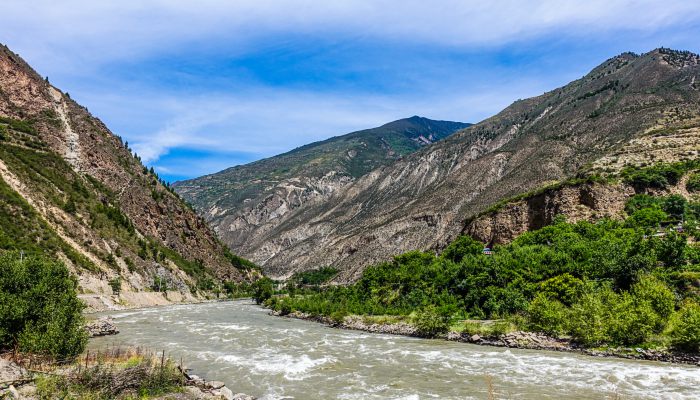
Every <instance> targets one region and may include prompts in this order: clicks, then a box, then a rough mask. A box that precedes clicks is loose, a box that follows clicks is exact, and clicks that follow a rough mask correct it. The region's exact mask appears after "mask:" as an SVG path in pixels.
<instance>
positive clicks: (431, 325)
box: [413, 305, 450, 337]
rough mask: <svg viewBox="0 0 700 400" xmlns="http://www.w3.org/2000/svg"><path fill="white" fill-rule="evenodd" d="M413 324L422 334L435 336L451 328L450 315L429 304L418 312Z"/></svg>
mask: <svg viewBox="0 0 700 400" xmlns="http://www.w3.org/2000/svg"><path fill="white" fill-rule="evenodd" d="M413 324H414V325H415V327H416V329H417V330H418V334H420V335H421V336H424V337H435V336H437V335H440V334H442V333H446V332H447V331H448V330H449V329H450V316H449V315H446V314H445V313H444V312H442V311H441V310H439V309H438V308H437V307H435V306H433V305H429V306H427V307H425V308H423V309H421V310H420V311H418V312H417V313H416V316H415V317H414V318H413Z"/></svg>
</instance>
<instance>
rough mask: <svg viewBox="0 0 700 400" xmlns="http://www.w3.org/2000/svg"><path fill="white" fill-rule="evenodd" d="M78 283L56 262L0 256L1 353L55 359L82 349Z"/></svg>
mask: <svg viewBox="0 0 700 400" xmlns="http://www.w3.org/2000/svg"><path fill="white" fill-rule="evenodd" d="M76 287H77V283H76V281H75V278H73V277H71V276H70V273H69V272H68V269H67V268H66V267H65V266H64V265H63V264H62V263H59V262H55V261H50V260H47V259H44V258H36V257H30V258H25V257H23V256H22V255H20V254H17V253H11V252H8V253H2V254H0V350H7V349H13V350H19V351H22V352H29V353H34V354H42V355H47V356H51V357H55V358H59V359H64V358H70V357H74V356H76V355H78V354H79V353H81V352H82V351H83V349H84V348H85V344H86V343H87V335H86V332H85V330H84V329H83V317H82V314H81V312H82V310H83V307H84V305H83V303H82V302H81V301H80V300H79V299H78V297H77V293H76Z"/></svg>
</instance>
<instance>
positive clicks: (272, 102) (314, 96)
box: [89, 82, 541, 163]
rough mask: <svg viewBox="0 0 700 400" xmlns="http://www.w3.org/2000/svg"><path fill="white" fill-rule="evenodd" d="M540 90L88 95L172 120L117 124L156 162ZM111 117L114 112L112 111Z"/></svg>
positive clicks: (305, 138) (473, 114)
mask: <svg viewBox="0 0 700 400" xmlns="http://www.w3.org/2000/svg"><path fill="white" fill-rule="evenodd" d="M540 91H541V88H540V87H536V85H534V84H530V83H525V82H519V83H516V82H503V83H502V84H501V85H500V86H498V87H490V88H483V89H481V90H473V91H470V92H469V93H468V94H461V93H452V94H451V95H449V96H448V95H445V93H434V94H433V95H431V96H419V97H414V98H409V99H407V98H405V96H399V95H397V96H384V95H371V94H352V95H348V94H340V93H315V92H304V91H298V90H284V89H272V88H270V89H264V88H259V87H258V88H256V89H255V90H251V91H250V92H245V93H236V94H235V95H216V96H212V95H209V96H200V97H192V96H187V97H173V96H169V95H163V94H161V93H150V94H148V93H143V94H142V95H141V96H140V98H139V99H137V100H134V99H120V98H118V97H117V98H112V99H110V100H109V102H108V103H101V99H100V98H101V97H102V96H100V95H96V96H95V98H94V99H93V100H90V101H89V102H90V103H93V104H95V106H97V108H98V109H101V110H103V111H101V112H102V113H107V114H110V113H111V112H115V113H116V114H118V118H122V119H126V120H130V119H131V118H130V116H129V115H124V114H123V113H122V112H121V110H122V109H121V108H120V109H119V110H112V109H110V107H112V105H111V104H125V103H128V104H129V108H130V109H131V110H135V111H136V112H139V113H142V112H143V113H146V114H151V115H153V116H154V117H155V118H157V119H159V120H163V121H167V122H166V123H165V125H164V127H163V128H160V129H158V130H156V131H155V133H152V131H149V130H148V129H146V130H143V129H142V128H140V127H138V126H134V127H126V128H124V129H129V130H130V131H128V132H116V133H118V134H120V135H122V136H124V137H125V138H126V139H127V140H128V141H129V142H130V146H131V147H132V148H134V150H135V151H136V152H137V153H138V154H139V155H140V156H141V157H142V159H143V160H144V161H145V162H147V163H150V162H154V161H156V160H158V159H159V158H160V157H161V156H163V155H164V154H166V153H167V152H168V150H169V149H172V148H189V149H196V150H203V151H213V152H222V153H226V152H231V153H236V152H242V153H250V154H256V155H259V156H271V155H274V154H277V153H280V152H283V151H287V150H291V149H293V148H295V147H298V146H301V145H304V144H307V143H310V142H313V141H317V140H322V139H325V138H328V137H330V136H334V135H340V134H344V133H348V132H351V131H354V130H360V129H365V128H371V127H374V126H378V125H381V124H383V123H386V122H389V121H392V120H395V119H399V118H405V117H410V116H411V115H412V114H420V115H423V116H427V117H430V118H435V119H451V120H457V121H464V120H467V119H468V120H470V121H469V122H476V120H475V119H480V118H485V117H487V116H488V115H489V114H490V113H491V112H492V111H493V110H494V109H500V108H502V107H505V106H506V105H508V104H509V103H510V102H512V100H513V99H515V98H518V97H524V96H526V95H533V94H537V93H539V92H540ZM103 99H104V98H103ZM122 100H123V101H122ZM120 107H121V106H120ZM106 119H107V120H108V121H109V120H110V119H112V116H111V115H107V118H106ZM136 120H138V118H137V119H136ZM132 129H133V130H132Z"/></svg>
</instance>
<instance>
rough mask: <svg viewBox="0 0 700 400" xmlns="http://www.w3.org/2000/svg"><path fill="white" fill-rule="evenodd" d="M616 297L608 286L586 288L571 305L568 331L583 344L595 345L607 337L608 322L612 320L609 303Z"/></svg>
mask: <svg viewBox="0 0 700 400" xmlns="http://www.w3.org/2000/svg"><path fill="white" fill-rule="evenodd" d="M615 299H616V295H615V293H614V292H613V291H612V290H611V289H610V288H607V287H605V288H599V289H596V290H587V291H585V292H584V294H583V295H582V296H581V299H580V300H579V301H578V302H577V303H576V304H574V305H573V306H572V307H571V315H570V318H569V324H570V325H569V327H570V328H569V333H570V334H571V336H572V337H573V338H574V340H576V341H578V342H580V343H583V344H585V345H597V344H600V343H602V342H604V341H606V340H608V339H609V336H608V332H607V329H608V324H609V323H610V322H611V321H612V320H613V318H614V317H613V316H612V315H611V313H610V305H611V303H614V302H615Z"/></svg>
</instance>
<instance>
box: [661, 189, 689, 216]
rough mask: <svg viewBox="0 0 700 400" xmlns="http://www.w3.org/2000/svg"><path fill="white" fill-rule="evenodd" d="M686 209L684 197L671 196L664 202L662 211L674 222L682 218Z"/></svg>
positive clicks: (686, 203) (686, 202)
mask: <svg viewBox="0 0 700 400" xmlns="http://www.w3.org/2000/svg"><path fill="white" fill-rule="evenodd" d="M687 207H688V200H686V199H685V197H683V196H681V195H678V194H672V195H670V196H668V197H666V199H665V200H664V205H663V208H664V211H665V212H666V213H667V214H668V215H669V216H671V217H673V218H674V219H676V220H679V219H681V218H683V216H684V215H685V211H686V209H687Z"/></svg>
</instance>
